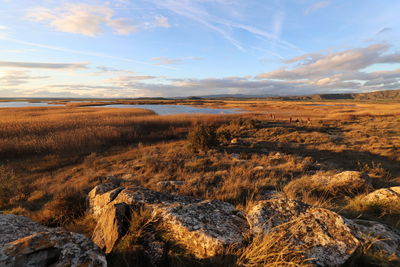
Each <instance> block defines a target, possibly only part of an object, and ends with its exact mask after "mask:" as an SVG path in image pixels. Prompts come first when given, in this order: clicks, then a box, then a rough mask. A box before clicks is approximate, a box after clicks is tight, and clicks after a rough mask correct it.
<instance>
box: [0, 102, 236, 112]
mask: <svg viewBox="0 0 400 267" xmlns="http://www.w3.org/2000/svg"><path fill="white" fill-rule="evenodd" d="M80 102H85V101H80ZM87 102H89V101H87ZM85 103H86V102H85ZM49 106H64V105H63V104H49V103H46V102H27V101H14V102H0V108H21V107H49ZM85 107H93V108H95V107H97V108H102V107H106V108H143V109H149V110H152V111H154V112H155V113H157V114H159V115H175V114H236V113H242V112H243V110H241V109H220V108H199V107H193V106H184V105H128V104H110V105H99V106H85ZM78 108H79V107H78Z"/></svg>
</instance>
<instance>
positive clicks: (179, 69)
mask: <svg viewBox="0 0 400 267" xmlns="http://www.w3.org/2000/svg"><path fill="white" fill-rule="evenodd" d="M16 2H17V1H10V0H0V4H1V5H2V9H1V10H0V97H107V98H114V97H144V96H166V97H168V96H190V95H212V94H229V93H235V94H236V93H240V94H257V95H259V94H268V95H301V94H313V93H337V92H367V91H374V90H389V89H400V50H399V49H400V47H399V46H398V43H399V41H400V28H399V26H400V17H399V16H398V14H397V12H396V11H397V10H400V2H399V3H397V2H395V3H393V1H389V0H382V1H373V0H367V1H363V3H362V5H361V4H360V3H357V1H346V0H336V1H318V0H307V1H296V0H291V1H280V0H273V1H268V2H267V3H266V1H261V0H249V1H240V0H164V1H157V0H135V1H133V0H116V1H102V0H85V1H75V0H65V1H53V0H50V1H49V0H37V1H31V0H21V1H18V3H16Z"/></svg>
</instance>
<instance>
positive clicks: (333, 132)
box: [0, 100, 400, 254]
mask: <svg viewBox="0 0 400 267" xmlns="http://www.w3.org/2000/svg"><path fill="white" fill-rule="evenodd" d="M164 102H165V101H164ZM164 102H162V103H164ZM190 103H191V104H196V105H198V106H206V107H212V106H218V107H222V108H224V107H225V108H233V107H234V108H242V109H245V110H247V111H249V112H250V113H246V114H236V115H176V116H158V115H155V114H154V113H153V112H151V111H147V110H140V109H109V108H100V107H99V108H92V107H76V104H74V106H66V107H48V108H47V107H46V108H16V109H0V160H1V164H0V165H1V166H2V167H1V168H0V176H1V177H2V179H5V181H9V182H6V184H8V185H12V188H14V191H13V192H14V193H15V194H13V195H12V196H10V198H7V199H5V200H3V201H1V199H0V206H1V209H2V210H3V211H5V212H11V213H16V214H22V215H27V216H30V217H32V218H33V219H34V220H36V221H39V222H41V223H44V224H47V225H53V226H55V225H62V226H64V227H67V228H68V229H71V230H74V231H79V232H83V233H85V234H88V235H89V234H90V232H91V231H92V227H93V225H92V223H91V222H92V221H91V218H90V216H87V215H85V212H84V210H85V206H84V202H85V200H84V196H85V194H86V193H87V192H88V191H89V190H90V189H91V188H93V187H94V186H95V185H96V184H99V183H102V182H104V181H106V180H108V179H117V180H118V181H119V182H121V183H134V184H137V185H143V186H146V187H148V188H152V189H156V190H160V191H168V192H171V193H177V194H184V195H191V196H195V197H198V198H203V199H220V200H224V201H228V202H230V203H232V204H234V205H236V206H237V207H238V208H242V209H244V208H245V207H246V205H247V204H248V203H249V202H251V201H253V200H257V199H262V198H264V197H265V194H268V193H269V192H270V190H277V191H278V192H281V193H282V194H287V195H290V194H291V188H294V187H295V186H294V185H293V184H294V183H296V181H306V180H307V179H306V178H307V177H308V176H310V175H313V174H316V173H319V174H321V175H323V174H331V173H335V172H340V171H345V170H359V171H363V172H365V173H367V174H368V175H369V176H370V177H371V179H372V184H373V186H374V188H375V189H378V188H383V187H389V186H395V185H400V104H398V103H370V102H335V101H327V102H289V101H288V102H283V101H261V100H254V101H220V100H217V101H211V100H207V101H199V102H196V101H191V102H190ZM168 104H172V103H168ZM180 104H189V103H188V102H181V103H180ZM199 122H202V123H205V124H208V125H213V126H214V127H215V131H216V133H217V135H218V138H219V139H218V145H217V146H215V147H214V148H212V149H210V150H208V151H203V152H193V150H192V149H191V148H190V147H189V145H188V141H187V140H186V136H187V133H188V131H189V130H190V129H191V128H192V127H193V125H195V124H197V123H199ZM232 139H237V142H233V143H232V142H231V140H232ZM164 181H182V182H183V185H181V186H175V185H171V184H169V185H168V184H165V183H163V182H164ZM289 183H291V186H288V184H289ZM301 183H302V185H303V187H304V192H303V193H302V194H293V196H294V197H295V198H298V199H300V200H302V201H304V202H306V203H309V204H312V205H316V206H322V207H326V208H330V209H332V210H335V211H337V212H340V213H342V214H345V215H346V216H349V217H360V218H367V219H374V220H378V221H383V222H385V223H388V224H390V225H392V226H394V227H397V228H400V210H399V209H398V207H394V208H390V207H388V209H389V211H388V210H387V209H385V207H383V208H382V209H381V210H379V211H377V210H376V209H373V210H369V209H368V208H365V207H361V206H360V205H359V204H357V203H358V202H357V198H358V196H345V197H343V196H341V197H340V198H338V197H335V196H329V195H324V194H322V195H316V194H312V188H311V186H312V185H311V184H307V183H303V182H301ZM0 190H2V189H1V187H0ZM293 196H292V197H293ZM79 203H81V204H79ZM247 253H250V252H247ZM250 254H251V253H250Z"/></svg>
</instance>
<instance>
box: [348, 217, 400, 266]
mask: <svg viewBox="0 0 400 267" xmlns="http://www.w3.org/2000/svg"><path fill="white" fill-rule="evenodd" d="M348 225H349V227H350V229H351V231H352V233H353V235H354V236H356V237H357V238H358V239H359V240H360V241H361V242H362V244H363V245H364V247H366V246H368V247H369V248H370V249H372V250H373V252H374V253H375V254H377V255H382V256H384V257H385V258H387V259H389V260H391V261H395V262H398V263H400V231H399V230H396V229H394V228H392V227H390V226H387V225H384V224H381V223H378V222H373V221H366V220H358V219H356V220H352V221H349V220H348Z"/></svg>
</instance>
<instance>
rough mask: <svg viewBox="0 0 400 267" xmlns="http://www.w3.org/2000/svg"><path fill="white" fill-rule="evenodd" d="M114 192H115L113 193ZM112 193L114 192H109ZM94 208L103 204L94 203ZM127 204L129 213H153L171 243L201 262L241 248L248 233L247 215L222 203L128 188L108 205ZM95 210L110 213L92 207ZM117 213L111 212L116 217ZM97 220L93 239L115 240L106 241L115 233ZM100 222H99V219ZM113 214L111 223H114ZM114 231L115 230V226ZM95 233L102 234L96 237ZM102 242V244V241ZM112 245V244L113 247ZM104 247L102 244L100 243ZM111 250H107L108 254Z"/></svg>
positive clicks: (110, 219) (137, 187)
mask: <svg viewBox="0 0 400 267" xmlns="http://www.w3.org/2000/svg"><path fill="white" fill-rule="evenodd" d="M114 190H115V189H114ZM110 192H112V191H110ZM91 203H92V204H96V203H100V204H103V202H94V201H92V202H91ZM121 203H123V204H125V205H127V206H129V208H130V209H134V210H138V209H139V208H144V209H147V210H150V211H151V212H152V213H153V215H155V216H157V217H158V218H159V223H160V226H161V227H163V228H165V229H167V230H168V234H169V236H170V238H171V239H172V240H174V241H175V242H177V243H178V244H180V245H181V246H182V247H184V248H185V249H187V251H188V252H189V253H192V254H193V255H195V256H197V257H198V258H205V257H212V256H215V255H217V254H219V253H221V252H222V251H223V250H224V249H225V248H227V247H231V246H235V245H240V244H241V243H242V241H243V237H242V233H243V232H244V231H245V230H246V229H248V225H247V222H246V219H245V217H244V215H243V214H242V213H241V212H239V211H237V210H236V209H235V208H234V206H232V205H231V204H228V203H225V202H221V201H217V200H215V201H200V200H198V199H195V198H192V197H188V196H179V195H171V194H165V193H161V192H157V191H153V190H150V189H147V188H143V187H140V186H129V187H126V188H124V189H123V190H121V191H120V192H119V193H118V195H117V196H116V197H115V198H114V200H113V201H111V202H110V203H109V204H107V207H108V206H110V205H117V204H121ZM91 209H92V210H102V211H103V214H105V213H106V212H108V211H107V209H106V208H105V207H104V206H103V207H97V208H96V207H91ZM115 211H116V210H115V209H114V210H113V211H112V212H113V213H114V212H115ZM101 217H103V216H99V217H98V219H97V220H98V224H97V226H96V230H95V233H94V235H99V236H102V238H100V240H106V239H108V240H112V242H111V243H114V244H115V241H114V238H108V237H105V235H107V233H110V234H112V235H113V237H115V236H116V235H114V233H116V232H118V231H117V230H116V229H109V227H108V225H109V224H108V223H107V222H102V219H101ZM99 218H100V219H99ZM113 218H115V216H114V214H113V215H112V216H111V217H110V218H109V219H108V221H112V222H114V221H115V220H114V219H113ZM113 227H116V225H115V224H114V226H113ZM96 231H99V232H100V233H99V234H97V233H96ZM102 242H103V241H102ZM111 243H110V244H111ZM100 244H102V243H100ZM111 249H112V247H111V246H110V247H108V246H107V251H111Z"/></svg>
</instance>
